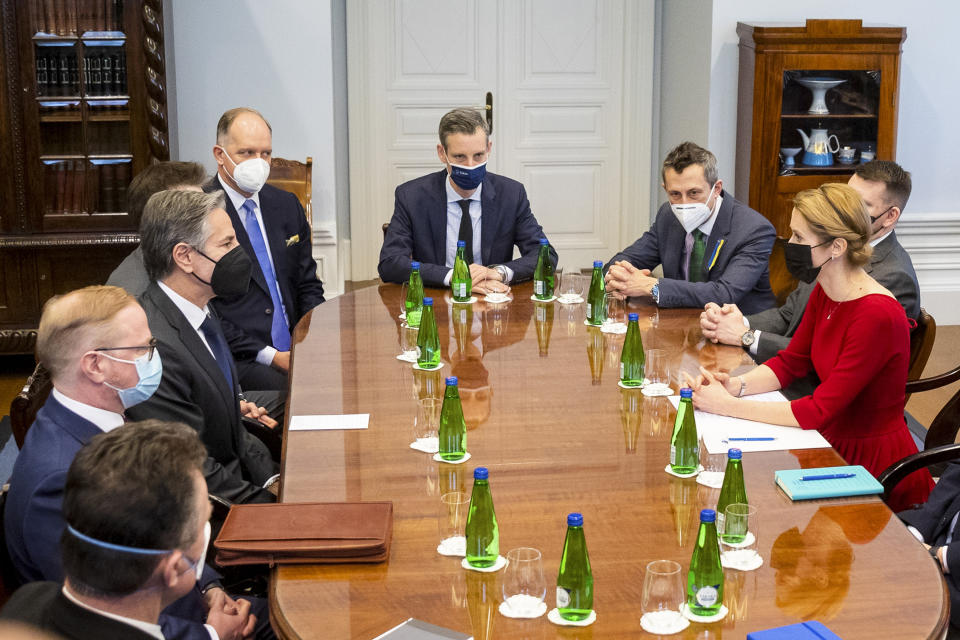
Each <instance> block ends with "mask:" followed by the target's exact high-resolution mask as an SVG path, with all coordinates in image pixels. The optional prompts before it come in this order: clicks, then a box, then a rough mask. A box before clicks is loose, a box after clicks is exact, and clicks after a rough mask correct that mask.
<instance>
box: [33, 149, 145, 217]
mask: <svg viewBox="0 0 960 640" xmlns="http://www.w3.org/2000/svg"><path fill="white" fill-rule="evenodd" d="M130 177H131V176H130V163H129V162H120V163H115V164H88V163H87V161H85V160H64V161H61V162H56V163H52V164H48V165H45V175H44V195H45V197H46V201H45V203H44V204H45V210H46V212H47V213H85V212H87V213H92V212H94V211H99V212H114V211H126V208H127V186H128V185H129V184H130Z"/></svg>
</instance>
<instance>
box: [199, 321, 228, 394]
mask: <svg viewBox="0 0 960 640" xmlns="http://www.w3.org/2000/svg"><path fill="white" fill-rule="evenodd" d="M200 331H203V337H204V338H206V339H207V344H208V345H210V350H211V351H212V352H213V359H214V360H216V361H217V366H218V367H220V371H221V373H223V377H224V378H226V380H227V386H228V387H230V388H231V389H232V388H233V373H232V372H231V368H232V365H233V356H232V355H230V349H228V348H227V341H226V340H224V338H223V334H222V333H221V332H220V325H219V324H218V323H217V321H216V320H214V319H213V316H209V315H208V316H207V317H206V318H205V319H204V320H203V322H202V323H200Z"/></svg>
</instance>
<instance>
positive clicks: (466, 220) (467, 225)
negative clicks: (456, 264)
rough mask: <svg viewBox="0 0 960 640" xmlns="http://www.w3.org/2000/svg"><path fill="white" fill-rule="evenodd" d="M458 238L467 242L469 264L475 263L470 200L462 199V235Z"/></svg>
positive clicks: (465, 251)
mask: <svg viewBox="0 0 960 640" xmlns="http://www.w3.org/2000/svg"><path fill="white" fill-rule="evenodd" d="M457 240H463V241H464V242H465V243H467V246H466V247H465V248H464V255H465V256H466V260H467V265H471V264H473V220H471V219H470V201H469V200H461V201H460V235H459V236H458V237H457Z"/></svg>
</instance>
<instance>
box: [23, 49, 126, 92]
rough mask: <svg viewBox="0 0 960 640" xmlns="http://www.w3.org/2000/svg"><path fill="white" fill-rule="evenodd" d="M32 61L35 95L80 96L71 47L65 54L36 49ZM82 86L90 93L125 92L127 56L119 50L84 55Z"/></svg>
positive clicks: (75, 64)
mask: <svg viewBox="0 0 960 640" xmlns="http://www.w3.org/2000/svg"><path fill="white" fill-rule="evenodd" d="M46 48H47V47H43V48H42V49H46ZM35 64H36V73H37V95H38V96H44V97H49V96H77V95H80V73H79V67H78V65H77V58H76V56H75V55H74V54H73V50H72V49H70V50H68V52H66V53H59V52H56V51H45V50H42V51H38V52H37V59H36V63H35ZM83 86H84V93H85V94H86V95H90V96H122V95H126V93H127V56H126V54H125V53H124V52H123V50H122V49H120V50H118V51H117V52H116V53H109V54H107V53H101V52H90V53H87V54H86V55H84V57H83Z"/></svg>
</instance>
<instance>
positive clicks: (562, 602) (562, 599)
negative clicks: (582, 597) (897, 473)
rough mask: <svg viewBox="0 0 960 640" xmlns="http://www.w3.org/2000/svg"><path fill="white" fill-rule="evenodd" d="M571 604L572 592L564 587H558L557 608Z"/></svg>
mask: <svg viewBox="0 0 960 640" xmlns="http://www.w3.org/2000/svg"><path fill="white" fill-rule="evenodd" d="M569 606H570V592H569V591H567V590H566V589H564V588H563V587H557V609H564V608H566V607H569Z"/></svg>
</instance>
